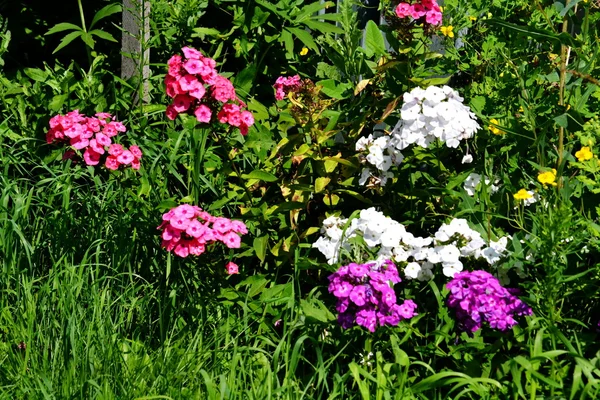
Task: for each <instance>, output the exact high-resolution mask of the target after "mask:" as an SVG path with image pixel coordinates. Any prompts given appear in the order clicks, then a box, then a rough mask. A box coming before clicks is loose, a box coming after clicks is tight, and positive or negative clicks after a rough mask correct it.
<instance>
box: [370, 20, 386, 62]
mask: <svg viewBox="0 0 600 400" xmlns="http://www.w3.org/2000/svg"><path fill="white" fill-rule="evenodd" d="M365 50H366V52H367V56H368V57H371V56H372V55H373V54H375V55H378V56H380V55H383V54H385V40H383V35H382V34H381V30H379V27H378V26H377V24H376V23H375V22H373V21H372V20H369V22H367V29H366V34H365Z"/></svg>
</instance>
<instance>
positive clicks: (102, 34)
mask: <svg viewBox="0 0 600 400" xmlns="http://www.w3.org/2000/svg"><path fill="white" fill-rule="evenodd" d="M89 33H90V35H95V36H98V37H99V38H100V39H104V40H108V41H110V42H115V43H118V42H117V39H115V38H114V37H113V35H111V34H110V33H108V32H104V31H101V30H100V29H94V30H93V31H90V32H89Z"/></svg>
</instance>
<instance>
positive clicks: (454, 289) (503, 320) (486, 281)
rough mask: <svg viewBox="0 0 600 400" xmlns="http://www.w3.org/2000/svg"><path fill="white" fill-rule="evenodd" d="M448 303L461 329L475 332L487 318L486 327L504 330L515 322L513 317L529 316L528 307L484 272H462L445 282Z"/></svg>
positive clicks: (510, 290)
mask: <svg viewBox="0 0 600 400" xmlns="http://www.w3.org/2000/svg"><path fill="white" fill-rule="evenodd" d="M446 287H447V288H448V290H450V297H449V298H448V306H449V307H450V308H454V309H455V311H456V317H457V319H458V321H459V324H460V326H461V328H462V329H464V330H468V331H471V332H475V331H477V330H478V329H480V328H481V326H482V323H483V322H484V321H487V323H488V324H489V326H490V328H492V329H498V330H500V331H506V330H508V329H510V328H512V327H513V326H514V325H516V324H517V321H516V320H515V317H516V316H522V315H531V314H532V311H531V308H530V307H529V306H528V305H527V304H525V303H524V302H523V301H521V300H520V299H519V298H518V297H517V296H515V294H517V292H518V291H517V290H516V289H507V288H504V287H502V286H501V285H500V282H498V279H496V278H495V277H494V276H493V275H492V274H490V273H489V272H486V271H473V272H469V271H464V272H459V273H457V274H456V275H454V278H453V279H452V280H451V281H450V282H448V284H447V285H446Z"/></svg>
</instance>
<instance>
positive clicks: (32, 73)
mask: <svg viewBox="0 0 600 400" xmlns="http://www.w3.org/2000/svg"><path fill="white" fill-rule="evenodd" d="M23 72H25V75H27V76H28V77H30V78H31V79H33V80H34V81H37V82H44V81H45V80H46V79H47V78H48V73H47V72H46V71H43V70H41V69H39V68H25V69H24V70H23Z"/></svg>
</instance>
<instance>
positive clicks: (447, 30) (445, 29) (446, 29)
mask: <svg viewBox="0 0 600 400" xmlns="http://www.w3.org/2000/svg"><path fill="white" fill-rule="evenodd" d="M440 31H442V35H444V36H448V37H449V38H453V37H454V27H453V26H452V25H448V26H442V27H441V28H440Z"/></svg>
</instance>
